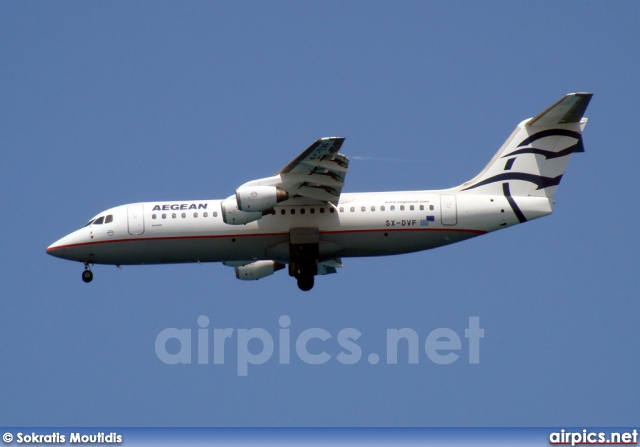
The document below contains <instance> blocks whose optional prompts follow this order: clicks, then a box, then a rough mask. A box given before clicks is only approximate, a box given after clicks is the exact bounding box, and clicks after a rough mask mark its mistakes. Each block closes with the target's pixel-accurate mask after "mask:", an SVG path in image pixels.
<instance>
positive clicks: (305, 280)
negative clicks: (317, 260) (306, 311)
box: [298, 276, 314, 292]
mask: <svg viewBox="0 0 640 447" xmlns="http://www.w3.org/2000/svg"><path fill="white" fill-rule="evenodd" d="M313 282H314V281H313V276H300V277H298V287H299V288H300V290H302V291H304V292H308V291H309V290H311V289H313Z"/></svg>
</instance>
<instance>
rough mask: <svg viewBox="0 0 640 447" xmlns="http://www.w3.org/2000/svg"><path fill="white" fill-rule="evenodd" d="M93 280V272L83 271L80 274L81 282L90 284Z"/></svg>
mask: <svg viewBox="0 0 640 447" xmlns="http://www.w3.org/2000/svg"><path fill="white" fill-rule="evenodd" d="M92 279H93V272H92V271H91V270H85V271H84V272H82V280H83V281H84V282H91V280H92Z"/></svg>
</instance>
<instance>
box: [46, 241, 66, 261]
mask: <svg viewBox="0 0 640 447" xmlns="http://www.w3.org/2000/svg"><path fill="white" fill-rule="evenodd" d="M65 238H66V237H63V238H62V239H58V240H57V241H55V242H54V243H53V244H51V245H49V246H48V247H47V254H48V255H51V256H55V257H56V258H64V257H65V256H64V252H65V249H64V246H65Z"/></svg>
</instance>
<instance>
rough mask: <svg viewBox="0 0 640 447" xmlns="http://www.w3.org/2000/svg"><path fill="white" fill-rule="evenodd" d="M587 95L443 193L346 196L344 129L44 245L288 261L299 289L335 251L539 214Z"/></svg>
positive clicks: (578, 147) (157, 257) (461, 233)
mask: <svg viewBox="0 0 640 447" xmlns="http://www.w3.org/2000/svg"><path fill="white" fill-rule="evenodd" d="M592 95H593V94H592V93H570V94H567V95H565V96H564V97H562V98H561V99H560V100H558V101H557V102H555V103H554V104H552V105H551V106H550V107H548V108H547V109H545V110H543V111H542V112H540V113H539V114H538V115H536V116H534V117H533V118H530V119H527V120H524V121H522V122H521V123H520V124H518V126H517V127H516V129H515V130H514V131H513V133H512V134H511V136H509V138H508V139H507V140H506V141H505V143H504V144H503V145H502V147H501V148H500V149H499V150H498V152H497V153H496V154H495V155H494V156H493V158H492V159H491V161H490V162H489V163H488V164H487V166H486V167H485V168H484V169H483V170H482V171H481V172H480V173H479V174H478V175H477V176H475V177H474V178H473V179H471V180H469V181H467V182H465V183H463V184H461V185H460V186H457V187H454V188H449V189H443V190H425V191H393V192H368V193H343V192H342V188H343V186H344V184H345V177H346V174H347V172H348V167H349V159H348V158H347V157H346V156H345V155H343V154H341V153H340V152H339V151H340V149H341V148H342V144H343V142H344V138H342V137H328V138H321V139H319V140H317V141H315V142H314V143H313V144H311V145H310V146H309V147H308V148H307V149H306V150H304V151H303V152H302V153H301V154H300V155H298V156H297V157H296V158H294V159H293V160H292V161H291V162H289V163H288V164H287V165H285V166H284V167H283V168H282V169H280V170H279V171H278V172H276V173H275V174H274V175H273V176H271V177H265V178H262V179H258V180H253V181H250V182H247V183H245V184H243V185H241V186H239V187H238V188H237V189H236V190H235V194H232V195H231V196H229V197H227V198H226V199H224V200H185V201H171V202H166V201H165V202H144V203H132V204H127V205H121V206H117V207H115V208H111V209H108V210H106V211H103V212H101V213H98V214H97V215H96V216H95V217H93V218H91V219H90V220H89V221H88V222H87V223H86V224H85V225H84V227H82V228H80V229H79V230H76V231H74V232H72V233H70V234H68V235H67V236H64V237H63V238H61V239H60V240H58V241H56V242H54V243H53V244H51V245H50V246H49V247H48V248H47V250H46V251H47V253H48V254H50V255H52V256H55V257H58V258H62V259H68V260H72V261H79V262H82V263H83V264H84V271H83V272H82V279H83V281H84V282H87V283H88V282H91V280H92V279H93V272H92V270H91V266H92V265H95V264H111V265H116V266H117V267H120V266H122V265H135V264H138V265H142V264H171V263H187V262H197V263H202V262H222V263H223V264H224V265H226V266H230V267H233V268H234V270H235V275H236V277H237V278H238V279H240V280H258V279H261V278H264V277H266V276H269V275H272V274H273V273H275V272H276V271H278V270H281V269H284V268H285V267H286V266H288V272H289V275H290V276H292V277H294V278H295V279H296V280H297V284H298V287H299V288H300V289H301V290H303V291H308V290H311V289H312V288H313V286H314V278H315V276H317V275H327V274H331V273H336V271H337V270H336V269H337V268H339V267H342V260H343V259H344V258H350V257H359V256H387V255H397V254H403V253H412V252H417V251H421V250H429V249H432V248H436V247H441V246H444V245H449V244H453V243H455V242H460V241H464V240H467V239H470V238H473V237H476V236H480V235H483V234H486V233H490V232H493V231H496V230H501V229H503V228H508V227H511V226H513V225H517V224H520V223H524V222H527V221H529V220H533V219H537V218H539V217H543V216H547V215H549V214H551V212H552V211H553V206H554V203H555V202H554V200H553V196H554V194H555V192H556V190H557V188H558V185H559V183H560V180H561V179H562V176H563V173H564V171H565V168H566V166H567V163H568V162H569V159H570V158H571V155H572V154H573V153H574V152H584V145H583V142H582V132H583V130H584V127H585V125H586V123H587V118H584V117H583V115H584V113H585V111H586V109H587V106H588V105H589V101H590V100H591V97H592Z"/></svg>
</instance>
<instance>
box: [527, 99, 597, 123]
mask: <svg viewBox="0 0 640 447" xmlns="http://www.w3.org/2000/svg"><path fill="white" fill-rule="evenodd" d="M592 96H593V93H570V94H568V95H566V96H565V97H563V98H562V99H560V100H559V101H558V102H556V103H555V104H553V105H551V106H550V107H548V108H546V109H545V110H543V111H542V112H540V113H538V114H537V115H536V116H534V117H533V118H531V119H530V120H529V121H527V123H526V125H527V126H540V127H550V126H556V125H558V124H570V123H579V122H580V121H581V120H582V116H583V115H584V112H585V111H586V110H587V106H588V105H589V101H591V97H592Z"/></svg>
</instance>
